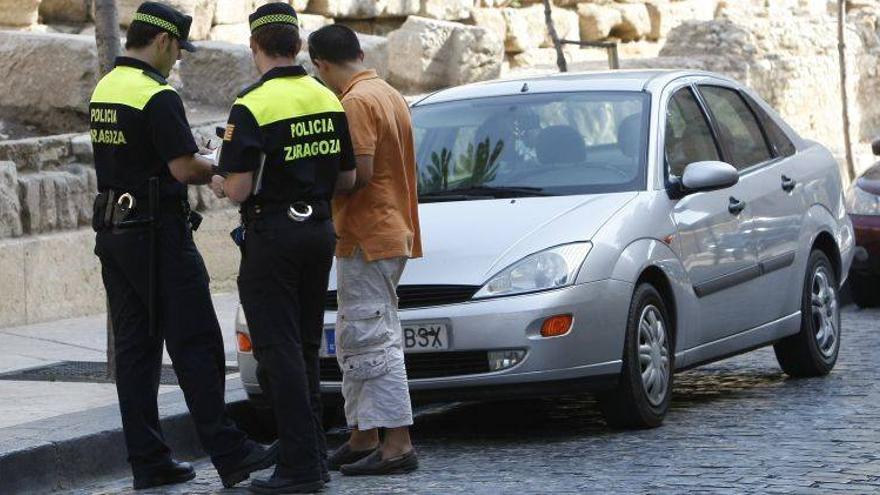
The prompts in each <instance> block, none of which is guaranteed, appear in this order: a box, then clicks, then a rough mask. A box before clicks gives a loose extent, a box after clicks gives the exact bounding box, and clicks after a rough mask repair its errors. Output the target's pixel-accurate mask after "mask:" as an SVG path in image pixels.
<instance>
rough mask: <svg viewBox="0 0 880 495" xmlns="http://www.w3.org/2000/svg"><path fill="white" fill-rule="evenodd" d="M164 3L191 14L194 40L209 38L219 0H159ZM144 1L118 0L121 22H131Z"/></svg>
mask: <svg viewBox="0 0 880 495" xmlns="http://www.w3.org/2000/svg"><path fill="white" fill-rule="evenodd" d="M159 1H161V2H162V3H164V4H167V5H170V6H172V7H174V8H175V9H177V10H179V11H181V12H183V13H184V14H187V15H191V16H192V18H193V23H192V27H190V30H189V37H190V39H192V40H204V39H207V38H208V34H210V32H211V25H212V24H213V21H214V13H215V11H216V9H217V0H159ZM142 3H143V0H117V2H116V5H117V7H118V9H119V23H120V24H122V25H123V26H126V27H127V26H128V25H129V24H131V20H132V19H133V18H134V14H135V12H137V8H138V7H139V6H140V5H141V4H142Z"/></svg>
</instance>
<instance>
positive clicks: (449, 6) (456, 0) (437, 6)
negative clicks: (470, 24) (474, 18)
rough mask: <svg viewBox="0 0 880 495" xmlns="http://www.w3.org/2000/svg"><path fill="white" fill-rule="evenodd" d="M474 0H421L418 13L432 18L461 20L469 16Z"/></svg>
mask: <svg viewBox="0 0 880 495" xmlns="http://www.w3.org/2000/svg"><path fill="white" fill-rule="evenodd" d="M474 3H475V2H474V0H421V4H422V5H421V9H420V10H419V15H420V16H422V17H430V18H432V19H442V20H447V21H461V20H464V19H467V18H469V17H470V14H471V9H473V8H474Z"/></svg>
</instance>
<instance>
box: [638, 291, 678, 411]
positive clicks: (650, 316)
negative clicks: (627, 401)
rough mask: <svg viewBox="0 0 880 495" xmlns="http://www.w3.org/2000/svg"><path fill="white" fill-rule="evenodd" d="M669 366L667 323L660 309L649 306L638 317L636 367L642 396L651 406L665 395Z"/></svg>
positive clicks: (660, 400) (657, 403)
mask: <svg viewBox="0 0 880 495" xmlns="http://www.w3.org/2000/svg"><path fill="white" fill-rule="evenodd" d="M670 368H671V367H670V363H669V350H668V349H667V336H666V323H665V322H664V321H663V318H662V316H661V313H660V310H659V309H657V307H656V306H653V305H648V306H646V307H645V309H643V310H642V314H641V316H640V317H639V370H640V371H641V375H642V387H643V388H644V390H645V395H646V396H647V397H648V402H650V403H651V405H653V406H659V405H660V404H662V403H663V400H664V399H665V398H666V394H667V391H668V388H669V376H670V373H671V369H670Z"/></svg>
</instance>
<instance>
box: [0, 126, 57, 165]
mask: <svg viewBox="0 0 880 495" xmlns="http://www.w3.org/2000/svg"><path fill="white" fill-rule="evenodd" d="M73 136H74V135H73V134H60V135H57V136H46V137H37V138H25V139H14V140H10V141H3V142H0V160H8V161H11V162H15V164H16V165H17V166H18V168H19V170H34V171H37V170H42V169H43V168H46V167H57V166H59V165H61V164H64V163H66V162H67V161H69V160H70V158H71V148H70V140H71V139H72V138H73Z"/></svg>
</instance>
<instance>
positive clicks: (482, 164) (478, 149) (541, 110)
mask: <svg viewBox="0 0 880 495" xmlns="http://www.w3.org/2000/svg"><path fill="white" fill-rule="evenodd" d="M649 106H650V99H649V97H648V95H647V94H646V93H641V92H608V91H596V92H584V93H553V94H523V95H515V96H502V97H492V98H480V99H474V100H463V101H455V102H446V103H436V104H431V105H426V106H417V107H415V108H413V125H414V128H415V129H414V133H415V139H416V159H417V163H418V168H419V192H420V194H422V195H424V194H429V193H436V192H438V191H455V190H467V189H469V188H475V187H489V188H498V187H506V188H517V187H519V188H532V189H535V190H540V191H541V192H542V194H545V195H548V194H549V195H563V194H588V193H600V192H618V191H630V190H638V189H643V188H644V187H645V170H646V168H647V167H646V156H647V152H646V148H647V145H646V142H647V138H646V134H647V126H648V119H647V117H648V113H649Z"/></svg>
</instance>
